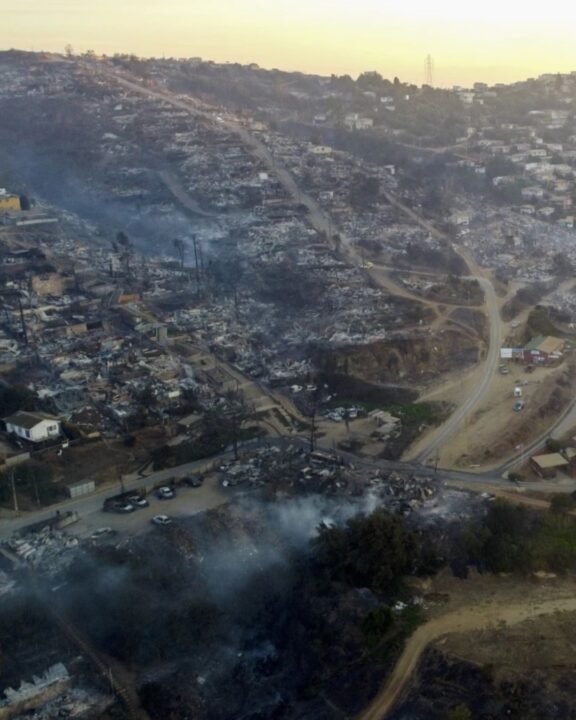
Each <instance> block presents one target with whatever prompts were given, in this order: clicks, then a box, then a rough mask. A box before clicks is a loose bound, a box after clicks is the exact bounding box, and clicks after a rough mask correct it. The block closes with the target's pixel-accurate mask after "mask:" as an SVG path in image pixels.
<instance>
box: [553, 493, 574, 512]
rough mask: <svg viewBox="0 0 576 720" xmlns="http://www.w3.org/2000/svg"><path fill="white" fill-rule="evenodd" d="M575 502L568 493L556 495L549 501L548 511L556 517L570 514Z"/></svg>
mask: <svg viewBox="0 0 576 720" xmlns="http://www.w3.org/2000/svg"><path fill="white" fill-rule="evenodd" d="M575 504H576V502H575V501H574V498H573V497H572V496H571V495H569V494H568V493H558V494H556V495H553V496H552V499H551V500H550V510H551V511H552V512H553V513H556V514H557V515H561V514H562V513H567V512H570V510H573V509H574V505H575Z"/></svg>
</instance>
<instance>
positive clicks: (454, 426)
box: [414, 277, 502, 462]
mask: <svg viewBox="0 0 576 720" xmlns="http://www.w3.org/2000/svg"><path fill="white" fill-rule="evenodd" d="M476 279H477V280H478V282H479V283H480V284H481V285H482V287H483V289H484V294H485V297H486V309H487V312H488V323H489V328H490V335H489V343H488V352H487V354H486V358H485V359H484V361H483V362H484V367H483V370H482V377H481V379H480V381H479V383H478V384H477V385H476V387H475V388H474V391H473V392H472V394H471V395H469V396H468V397H467V398H466V399H465V400H464V402H463V403H462V404H461V405H460V406H459V407H458V408H457V409H456V410H455V411H454V412H453V413H452V415H450V417H449V418H448V420H447V421H446V422H445V423H444V424H443V425H442V426H441V427H440V428H439V429H438V431H437V432H436V433H435V435H434V436H433V438H432V440H431V441H430V443H429V444H428V445H427V446H426V448H424V450H422V451H421V452H419V453H418V455H416V456H415V457H414V460H415V461H416V462H426V460H427V459H428V458H429V457H431V456H432V455H433V454H434V453H435V452H436V451H438V450H439V449H440V447H441V446H442V445H444V444H445V443H446V442H447V441H448V440H449V439H450V438H451V437H452V436H453V435H454V434H455V433H456V431H457V430H458V428H459V427H460V426H461V425H462V424H463V423H464V421H465V420H466V418H468V417H469V416H470V415H471V414H472V413H473V412H474V410H476V409H477V408H478V407H479V406H480V404H481V402H482V401H483V400H484V398H485V396H486V394H487V393H488V391H489V389H490V385H491V383H492V380H493V378H494V375H495V374H496V372H497V370H498V363H499V360H500V345H501V340H502V338H501V333H502V323H501V320H500V310H499V308H498V301H497V299H496V292H495V290H494V286H493V285H492V283H491V282H490V281H489V280H487V279H486V278H484V277H476Z"/></svg>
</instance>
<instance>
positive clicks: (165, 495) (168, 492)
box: [156, 485, 176, 500]
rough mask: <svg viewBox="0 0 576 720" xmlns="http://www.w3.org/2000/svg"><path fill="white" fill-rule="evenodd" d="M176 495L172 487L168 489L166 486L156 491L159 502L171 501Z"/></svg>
mask: <svg viewBox="0 0 576 720" xmlns="http://www.w3.org/2000/svg"><path fill="white" fill-rule="evenodd" d="M175 494H176V493H175V492H174V490H173V489H172V488H171V487H168V486H167V485H164V486H163V487H159V488H158V490H156V497H157V498H158V499H159V500H170V499H171V498H173V497H174V495H175Z"/></svg>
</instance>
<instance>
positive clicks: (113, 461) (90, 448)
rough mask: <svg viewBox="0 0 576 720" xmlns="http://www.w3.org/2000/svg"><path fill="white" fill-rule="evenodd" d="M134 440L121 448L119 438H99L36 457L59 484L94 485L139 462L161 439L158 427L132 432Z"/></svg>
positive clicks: (139, 463) (106, 481) (135, 467)
mask: <svg viewBox="0 0 576 720" xmlns="http://www.w3.org/2000/svg"><path fill="white" fill-rule="evenodd" d="M133 435H134V436H135V437H136V443H135V445H134V446H133V447H125V445H124V443H123V442H122V441H121V440H114V441H111V440H100V441H97V442H92V443H87V444H86V445H76V446H71V447H70V448H68V449H67V450H64V451H63V452H62V455H57V454H56V453H55V452H46V453H43V454H42V456H41V457H39V458H37V459H39V460H41V461H42V462H43V463H46V464H48V465H50V466H51V467H52V469H53V471H54V479H55V480H56V481H58V482H61V483H63V484H69V483H74V482H77V481H78V480H80V479H82V480H84V479H86V480H94V481H95V482H96V484H97V485H101V484H106V483H110V482H117V481H118V478H119V477H120V475H121V474H127V473H130V472H132V471H134V470H136V469H137V468H139V467H140V466H141V465H143V464H144V463H145V462H146V461H147V460H148V459H149V457H150V451H151V450H153V449H154V448H155V447H158V446H160V445H162V444H163V443H164V442H165V440H166V439H165V435H164V432H163V431H162V430H158V429H155V428H147V429H145V430H142V431H139V432H136V433H133Z"/></svg>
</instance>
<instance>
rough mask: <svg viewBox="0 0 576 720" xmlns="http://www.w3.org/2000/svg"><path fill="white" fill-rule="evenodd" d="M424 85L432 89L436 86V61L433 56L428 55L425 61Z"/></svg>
mask: <svg viewBox="0 0 576 720" xmlns="http://www.w3.org/2000/svg"><path fill="white" fill-rule="evenodd" d="M424 85H430V87H432V86H433V85H434V61H433V60H432V55H426V60H425V61H424Z"/></svg>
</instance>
